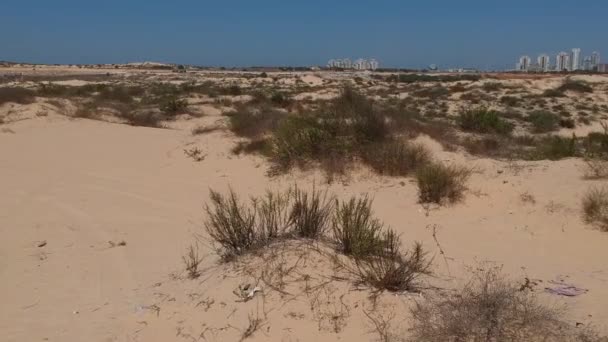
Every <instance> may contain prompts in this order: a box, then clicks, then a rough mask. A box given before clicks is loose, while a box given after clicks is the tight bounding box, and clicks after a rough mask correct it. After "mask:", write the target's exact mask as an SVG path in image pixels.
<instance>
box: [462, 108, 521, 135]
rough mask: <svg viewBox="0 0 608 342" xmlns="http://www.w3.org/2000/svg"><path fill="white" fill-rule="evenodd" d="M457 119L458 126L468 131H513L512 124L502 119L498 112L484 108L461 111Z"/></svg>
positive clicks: (500, 132) (504, 132)
mask: <svg viewBox="0 0 608 342" xmlns="http://www.w3.org/2000/svg"><path fill="white" fill-rule="evenodd" d="M458 121H459V124H460V127H461V128H462V129H463V130H465V131H469V132H477V133H498V134H509V133H511V132H512V131H513V124H511V123H510V122H508V121H506V120H504V119H502V118H501V117H500V115H499V113H498V112H496V111H493V110H487V109H485V108H478V109H472V110H467V111H464V112H461V113H460V116H459V118H458Z"/></svg>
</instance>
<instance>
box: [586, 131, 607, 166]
mask: <svg viewBox="0 0 608 342" xmlns="http://www.w3.org/2000/svg"><path fill="white" fill-rule="evenodd" d="M602 128H603V129H604V131H603V132H591V133H589V134H588V135H587V137H586V138H585V141H584V144H585V150H586V151H587V154H589V155H592V156H594V157H595V158H597V157H600V158H604V159H608V123H606V122H603V123H602Z"/></svg>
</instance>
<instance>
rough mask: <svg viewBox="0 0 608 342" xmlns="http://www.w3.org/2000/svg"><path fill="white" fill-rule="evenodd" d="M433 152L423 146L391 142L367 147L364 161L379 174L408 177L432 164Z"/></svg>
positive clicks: (399, 141) (398, 141) (396, 141)
mask: <svg viewBox="0 0 608 342" xmlns="http://www.w3.org/2000/svg"><path fill="white" fill-rule="evenodd" d="M430 160H431V152H430V151H429V150H428V149H427V148H426V147H424V146H423V145H421V144H412V143H408V142H404V141H401V140H391V141H387V142H382V143H378V144H372V145H370V146H368V147H367V149H366V151H365V152H364V154H363V161H364V162H365V163H366V164H368V165H369V166H371V167H372V169H374V170H375V171H376V172H378V173H379V174H384V175H389V176H406V175H408V174H410V173H411V172H414V171H416V169H418V168H419V167H420V166H422V165H424V164H426V163H428V162H430Z"/></svg>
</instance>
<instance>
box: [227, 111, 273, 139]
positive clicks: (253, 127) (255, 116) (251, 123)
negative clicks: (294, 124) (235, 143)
mask: <svg viewBox="0 0 608 342" xmlns="http://www.w3.org/2000/svg"><path fill="white" fill-rule="evenodd" d="M226 115H227V116H228V118H229V120H230V130H232V131H233V132H234V133H235V134H236V135H239V136H243V137H249V138H259V137H261V136H263V135H264V134H266V133H270V132H272V131H273V130H275V129H276V127H277V125H278V123H279V122H280V121H281V119H283V118H284V117H285V114H284V113H282V112H279V111H277V110H274V109H271V108H249V107H246V108H239V109H238V110H237V111H236V112H229V113H227V114H226Z"/></svg>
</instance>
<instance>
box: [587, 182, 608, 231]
mask: <svg viewBox="0 0 608 342" xmlns="http://www.w3.org/2000/svg"><path fill="white" fill-rule="evenodd" d="M583 216H584V218H585V221H586V222H587V223H590V224H595V225H597V226H598V227H599V228H600V229H602V230H603V231H608V186H603V187H600V188H592V189H590V190H589V191H587V193H586V194H585V195H584V196H583Z"/></svg>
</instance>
